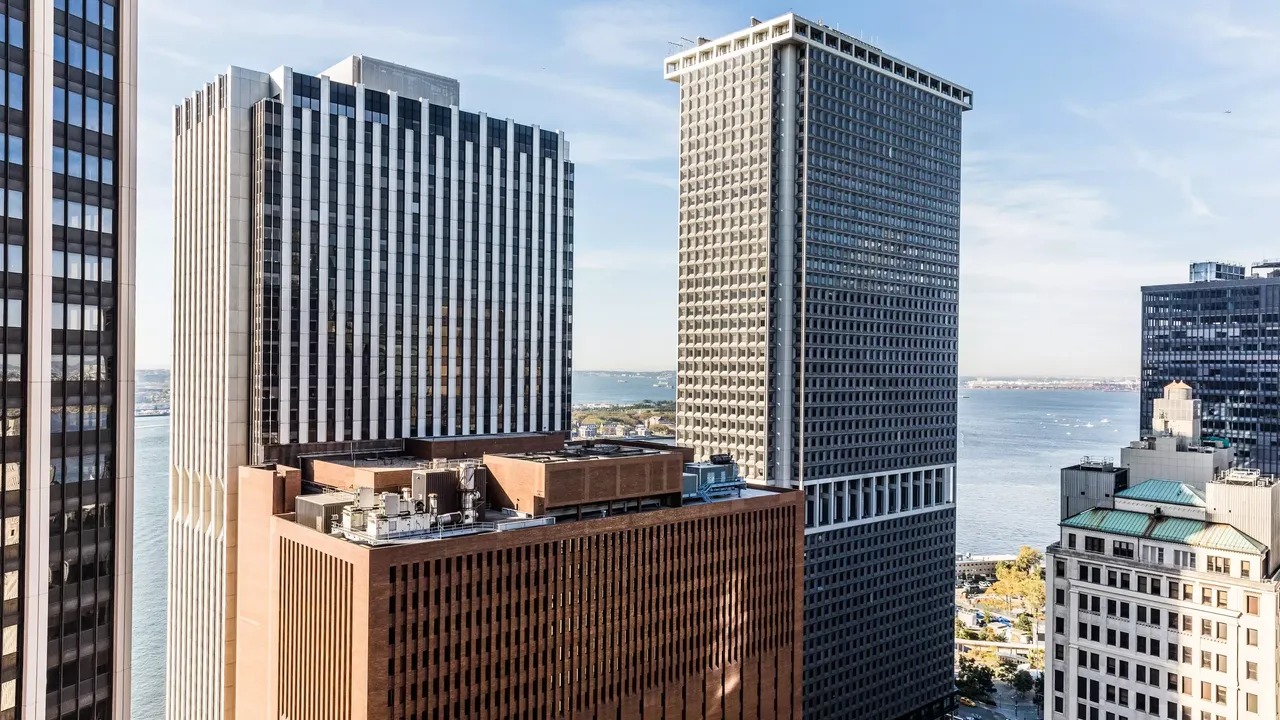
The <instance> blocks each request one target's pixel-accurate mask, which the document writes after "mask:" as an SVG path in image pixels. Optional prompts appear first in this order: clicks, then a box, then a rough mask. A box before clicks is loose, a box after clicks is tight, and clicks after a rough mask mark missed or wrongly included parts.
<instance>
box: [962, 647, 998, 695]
mask: <svg viewBox="0 0 1280 720" xmlns="http://www.w3.org/2000/svg"><path fill="white" fill-rule="evenodd" d="M994 679H995V673H994V672H993V671H992V670H991V668H989V667H987V666H986V665H984V664H982V663H980V662H977V661H975V660H974V659H973V658H970V657H969V656H967V655H961V656H960V669H959V670H958V671H957V672H956V689H957V690H959V691H960V694H961V695H964V696H965V697H969V698H974V699H979V698H987V697H990V695H991V693H993V692H995V691H996V684H995V682H994Z"/></svg>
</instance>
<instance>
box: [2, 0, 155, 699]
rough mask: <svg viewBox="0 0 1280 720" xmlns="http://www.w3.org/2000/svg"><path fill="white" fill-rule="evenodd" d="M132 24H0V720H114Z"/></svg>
mask: <svg viewBox="0 0 1280 720" xmlns="http://www.w3.org/2000/svg"><path fill="white" fill-rule="evenodd" d="M136 13H137V5H136V4H135V3H134V2H132V0H35V1H30V0H27V1H19V0H11V1H10V2H7V3H4V4H3V17H0V46H2V47H3V49H4V59H3V67H0V124H2V125H3V127H0V161H3V164H4V174H3V180H2V181H0V184H3V188H0V200H2V201H3V202H2V203H0V224H2V225H3V229H4V238H3V242H4V252H3V272H2V273H0V276H2V280H0V282H2V283H3V285H2V287H3V292H4V303H3V321H2V324H3V326H4V328H3V332H2V333H0V344H2V345H3V350H0V358H2V359H3V363H4V379H5V382H4V383H3V388H2V392H3V398H4V442H3V444H2V445H0V455H2V456H3V457H0V462H3V465H4V468H3V472H4V493H3V495H2V496H0V512H2V513H3V516H4V571H3V572H4V606H3V612H2V613H0V718H19V717H20V718H48V719H50V720H81V719H83V718H91V719H92V720H107V719H119V720H128V718H129V717H130V656H131V636H132V626H131V609H132V600H131V599H132V584H133V578H132V570H131V569H132V566H133V388H134V380H133V376H134V365H133V357H134V353H133V351H134V243H135V236H134V230H135V223H134V218H135V201H136V193H135V188H136V182H135V175H136V160H135V158H136V151H137V148H136V143H135V128H136V126H137V116H136V108H137V94H136V79H137V66H136V57H137V55H136V49H137V34H136V31H137V17H136Z"/></svg>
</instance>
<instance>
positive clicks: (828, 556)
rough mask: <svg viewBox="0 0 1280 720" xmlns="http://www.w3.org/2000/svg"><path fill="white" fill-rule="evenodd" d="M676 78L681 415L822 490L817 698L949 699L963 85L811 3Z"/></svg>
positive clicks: (701, 52) (902, 712) (702, 54)
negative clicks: (843, 26)
mask: <svg viewBox="0 0 1280 720" xmlns="http://www.w3.org/2000/svg"><path fill="white" fill-rule="evenodd" d="M666 78H667V79H668V80H672V81H675V82H678V83H679V84H680V111H681V112H680V209H679V232H680V273H679V292H680V307H679V373H678V379H679V385H678V390H677V402H678V418H677V434H678V437H679V439H680V441H681V443H682V444H688V445H691V446H693V447H694V448H695V451H696V452H697V454H698V455H699V456H701V457H706V456H709V455H711V454H714V453H731V454H733V455H734V457H736V458H738V459H739V460H740V462H741V463H742V468H743V471H744V473H745V474H746V475H747V477H748V478H749V479H750V480H752V481H755V482H764V483H769V484H774V485H783V486H789V487H803V488H804V490H805V494H806V500H807V519H806V527H807V530H806V543H805V547H806V570H805V572H806V598H805V605H806V608H805V628H804V631H805V680H804V704H805V711H804V712H805V717H807V718H837V717H838V718H934V717H940V716H942V715H944V714H945V713H946V712H947V711H948V710H949V709H950V708H951V707H953V700H952V695H953V689H954V686H953V676H952V663H953V632H954V630H953V616H954V610H953V596H952V592H953V580H954V575H955V570H954V560H955V552H954V550H955V462H956V350H957V338H956V330H957V307H958V295H957V293H958V284H959V282H958V264H959V263H958V251H959V244H958V243H959V220H960V218H959V215H960V129H961V114H962V113H963V112H964V111H965V110H968V109H970V107H972V95H971V93H970V92H969V91H968V90H965V89H964V88H961V87H959V86H957V85H954V84H952V83H950V82H947V81H945V80H942V79H940V78H938V77H936V76H934V75H932V74H931V73H927V72H925V71H922V70H920V69H918V68H916V67H913V66H911V65H908V64H906V63H904V62H902V61H900V60H897V59H894V58H892V57H889V56H887V55H885V54H883V53H882V52H881V51H880V50H879V49H877V48H874V47H872V46H870V45H867V44H865V43H862V42H860V41H858V40H857V39H855V38H852V37H850V36H848V35H845V34H843V33H840V32H837V31H835V30H833V29H831V28H829V27H827V26H825V25H822V24H820V23H815V22H811V21H809V20H806V19H804V18H802V17H800V16H797V15H794V14H788V15H784V16H782V17H780V18H776V19H774V20H770V21H767V22H760V21H758V20H755V19H754V18H753V19H752V24H751V26H750V27H748V28H746V29H743V30H741V31H739V32H736V33H732V34H730V35H726V36H724V37H721V38H718V39H715V40H709V39H706V38H699V39H698V42H697V43H696V45H695V46H694V47H691V48H687V49H685V50H683V51H682V52H680V53H677V54H676V55H673V56H671V57H669V58H667V60H666Z"/></svg>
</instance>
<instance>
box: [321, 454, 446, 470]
mask: <svg viewBox="0 0 1280 720" xmlns="http://www.w3.org/2000/svg"><path fill="white" fill-rule="evenodd" d="M312 462H326V463H331V464H333V465H342V466H343V467H349V468H360V469H362V470H407V469H414V468H418V467H425V466H428V465H430V464H431V461H430V460H423V459H422V458H420V457H414V456H412V455H391V456H387V457H331V456H324V457H317V458H313V459H312Z"/></svg>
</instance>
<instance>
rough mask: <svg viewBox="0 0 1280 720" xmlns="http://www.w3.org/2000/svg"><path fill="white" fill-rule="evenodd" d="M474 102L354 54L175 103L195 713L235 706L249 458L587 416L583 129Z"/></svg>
mask: <svg viewBox="0 0 1280 720" xmlns="http://www.w3.org/2000/svg"><path fill="white" fill-rule="evenodd" d="M459 99H460V89H459V86H458V82H457V81H456V80H452V79H450V78H444V77H441V76H439V75H434V74H432V73H427V72H423V71H421V70H416V69H414V68H408V67H403V66H400V65H395V64H393V63H388V62H385V61H381V60H377V59H375V58H371V57H367V56H352V57H349V58H347V59H345V60H344V61H342V62H341V63H339V64H337V65H335V66H334V67H331V68H329V69H328V70H326V71H324V72H322V73H320V74H319V75H309V74H305V73H300V72H294V71H293V70H292V69H291V68H288V67H280V68H277V69H276V70H275V71H273V72H270V73H266V72H259V71H254V70H249V69H245V68H238V67H232V68H230V69H228V71H227V72H226V73H225V74H223V75H220V76H219V77H217V78H216V79H215V80H214V81H212V82H210V83H208V84H206V85H205V86H204V87H203V88H202V89H201V90H200V91H199V92H196V93H194V94H192V95H191V96H190V97H188V98H186V99H184V100H183V101H182V103H181V104H180V105H178V106H177V107H176V108H175V110H174V116H173V117H174V125H173V132H174V147H175V152H174V179H175V180H174V182H175V186H174V219H175V224H176V228H175V233H174V286H175V308H174V313H175V328H174V366H173V402H174V415H173V424H172V428H171V445H172V461H171V462H172V465H171V469H170V472H171V474H170V483H171V484H170V495H171V503H170V511H171V515H170V523H171V524H170V534H169V542H170V546H169V568H170V569H169V635H168V674H167V676H166V681H167V685H166V696H167V699H166V702H167V706H168V713H169V716H170V717H172V718H184V719H186V718H191V719H193V720H205V719H208V720H232V718H234V717H235V716H236V687H235V686H234V683H232V682H231V679H232V678H234V676H235V675H234V670H235V668H234V667H232V666H231V665H230V664H231V663H232V662H233V661H234V655H235V654H234V650H235V642H236V627H235V624H236V607H237V605H236V598H235V582H234V579H235V573H236V568H237V562H238V557H239V555H238V550H237V548H236V545H235V541H234V537H235V535H234V528H235V522H236V513H237V510H236V508H237V504H236V503H237V486H236V481H235V478H236V469H237V467H238V466H240V465H245V464H250V463H261V462H281V463H285V464H290V465H292V464H293V463H296V462H298V458H299V456H301V455H306V454H308V453H317V452H332V451H334V450H338V449H341V450H343V451H348V452H376V451H379V450H387V449H400V448H403V440H404V438H415V437H428V436H432V437H439V436H451V435H484V434H493V433H517V432H566V431H567V430H568V428H569V421H570V409H571V402H570V398H571V396H572V384H571V380H572V362H573V360H572V357H573V343H572V337H573V215H574V165H573V162H572V161H571V160H570V155H569V141H568V139H567V138H566V137H565V135H564V134H563V133H561V132H552V131H549V130H546V129H543V128H540V127H539V126H537V125H534V124H525V123H519V122H516V121H514V120H511V119H505V118H503V119H499V118H493V117H488V116H487V115H485V114H484V113H480V112H468V111H465V110H461V109H459V107H458V106H459ZM210 337H213V338H214V341H212V342H210V341H209V338H210Z"/></svg>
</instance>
